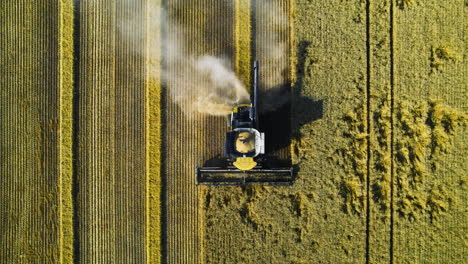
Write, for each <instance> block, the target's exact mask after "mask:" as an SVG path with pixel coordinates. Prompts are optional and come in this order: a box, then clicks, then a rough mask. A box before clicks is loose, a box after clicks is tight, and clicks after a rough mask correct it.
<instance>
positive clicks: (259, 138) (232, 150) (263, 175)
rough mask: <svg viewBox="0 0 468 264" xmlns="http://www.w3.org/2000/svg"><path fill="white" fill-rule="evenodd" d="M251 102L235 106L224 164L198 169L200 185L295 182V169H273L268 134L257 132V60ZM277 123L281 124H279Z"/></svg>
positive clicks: (230, 117) (230, 118) (228, 133)
mask: <svg viewBox="0 0 468 264" xmlns="http://www.w3.org/2000/svg"><path fill="white" fill-rule="evenodd" d="M253 68H254V78H253V88H254V92H253V98H252V100H251V101H252V103H251V104H239V105H236V106H234V108H233V110H232V113H231V114H230V115H228V117H227V123H228V127H229V128H230V129H231V131H229V132H227V133H226V141H225V147H224V159H225V160H224V161H223V163H224V164H226V165H225V166H223V167H203V168H198V167H197V168H196V177H197V184H201V185H245V184H249V183H262V184H292V182H293V180H294V174H293V168H274V161H275V159H274V158H271V157H270V158H269V157H267V156H266V155H265V134H264V133H262V132H259V131H258V113H257V103H258V70H259V69H258V62H257V61H255V62H254V65H253ZM278 125H281V124H280V123H279V124H278Z"/></svg>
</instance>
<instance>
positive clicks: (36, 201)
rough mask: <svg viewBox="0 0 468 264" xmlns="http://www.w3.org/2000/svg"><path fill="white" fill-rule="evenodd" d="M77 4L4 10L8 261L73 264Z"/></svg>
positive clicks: (1, 131) (1, 236)
mask: <svg viewBox="0 0 468 264" xmlns="http://www.w3.org/2000/svg"><path fill="white" fill-rule="evenodd" d="M72 20H73V18H72V5H71V1H56V2H48V1H39V2H34V3H32V2H30V1H16V2H15V3H12V2H7V1H3V2H2V3H1V4H0V35H1V37H0V45H1V46H2V49H1V51H0V75H1V79H0V87H1V88H0V95H1V102H2V103H1V105H2V106H1V107H0V119H1V123H0V135H1V136H0V149H1V150H0V151H1V159H0V160H1V161H0V162H1V163H0V175H1V177H0V230H1V231H0V232H1V233H0V262H2V263H70V262H71V261H72V246H73V242H72V238H73V232H72V201H71V185H72V182H71V180H72V179H71V175H72V174H71V173H72V159H71V133H72V127H71V117H72V116H71V105H72V58H73V57H72V56H73V45H72V34H73V32H72V27H71V26H72Z"/></svg>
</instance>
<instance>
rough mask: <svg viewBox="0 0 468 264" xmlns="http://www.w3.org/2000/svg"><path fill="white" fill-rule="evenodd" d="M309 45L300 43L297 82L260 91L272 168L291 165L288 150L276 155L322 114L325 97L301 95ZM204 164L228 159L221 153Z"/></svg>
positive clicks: (261, 118) (219, 164)
mask: <svg viewBox="0 0 468 264" xmlns="http://www.w3.org/2000/svg"><path fill="white" fill-rule="evenodd" d="M309 45H310V42H308V41H301V42H300V43H299V46H298V52H297V56H298V64H297V65H296V70H297V72H296V76H297V81H296V83H295V84H294V86H293V87H292V88H291V86H290V85H289V84H283V85H279V86H277V87H274V88H272V89H269V90H267V91H265V90H261V91H259V108H260V109H259V118H258V123H259V130H260V132H264V133H265V150H266V154H267V155H271V156H268V160H269V161H270V162H269V164H270V166H272V167H289V166H291V158H290V155H289V153H283V155H276V154H277V153H279V152H281V150H284V149H285V148H288V147H289V146H290V144H291V141H292V140H293V139H297V138H299V137H300V128H301V127H302V126H303V125H305V124H308V123H310V122H313V121H315V120H318V119H321V118H322V117H323V100H313V99H311V98H309V97H305V96H302V95H301V94H302V89H303V84H304V79H305V72H306V71H305V61H306V59H307V48H308V46H309ZM275 104H278V106H275ZM283 152H284V151H283ZM284 154H286V155H287V157H284ZM204 166H205V167H225V166H227V162H226V160H225V159H224V157H223V156H221V155H218V156H215V157H213V158H212V159H210V160H208V161H206V162H205V163H204Z"/></svg>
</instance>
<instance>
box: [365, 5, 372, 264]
mask: <svg viewBox="0 0 468 264" xmlns="http://www.w3.org/2000/svg"><path fill="white" fill-rule="evenodd" d="M370 22H371V21H370V0H367V1H366V133H367V140H366V143H367V144H366V145H367V146H366V150H367V154H366V167H367V169H366V249H365V252H366V263H367V264H369V257H370V256H369V251H370V249H369V247H370V212H371V210H370V200H371V199H370V177H371V175H370V164H371V156H370V155H371V142H370V135H371V115H370V111H371V102H370V100H371V96H370V95H371V43H370V41H371V40H370Z"/></svg>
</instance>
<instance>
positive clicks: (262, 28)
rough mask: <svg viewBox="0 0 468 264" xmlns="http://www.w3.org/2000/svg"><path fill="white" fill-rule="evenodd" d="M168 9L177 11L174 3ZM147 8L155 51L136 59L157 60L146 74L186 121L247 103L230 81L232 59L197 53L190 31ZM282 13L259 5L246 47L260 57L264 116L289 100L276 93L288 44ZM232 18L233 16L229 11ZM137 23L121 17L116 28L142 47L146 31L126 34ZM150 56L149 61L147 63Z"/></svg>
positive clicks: (241, 88)
mask: <svg viewBox="0 0 468 264" xmlns="http://www.w3.org/2000/svg"><path fill="white" fill-rule="evenodd" d="M129 5H131V3H129ZM172 5H176V6H177V4H176V3H174V4H172ZM147 8H148V9H149V10H148V12H147V14H148V16H149V19H148V20H147V21H148V28H149V29H152V28H153V29H159V30H160V32H161V34H160V37H161V39H160V41H159V42H160V43H159V45H160V47H158V48H160V49H161V51H160V52H155V51H152V49H153V48H152V47H149V48H148V53H145V54H142V55H143V56H149V57H150V58H149V60H153V61H159V60H160V59H161V58H162V65H163V66H162V67H153V68H152V69H151V68H150V69H149V72H150V75H152V76H153V77H154V78H156V79H159V78H160V79H161V80H162V83H163V84H164V86H165V88H166V89H167V95H168V96H169V98H171V100H172V101H173V102H175V103H176V104H177V105H179V106H180V108H181V109H182V110H183V111H184V112H185V113H186V114H187V115H188V116H189V118H190V117H191V116H193V113H205V114H209V115H218V116H221V115H227V114H229V113H230V112H231V111H232V107H233V106H234V105H236V104H243V103H250V95H249V90H250V87H246V86H245V84H243V83H242V82H241V81H240V78H239V77H238V76H236V73H235V71H234V69H233V65H234V63H233V62H232V60H231V58H230V57H233V56H232V55H231V56H228V55H226V56H213V54H208V53H201V52H200V50H202V49H203V47H198V46H199V45H203V44H202V43H199V40H197V39H194V36H195V37H196V35H197V34H198V32H193V26H190V25H186V24H182V23H180V21H179V20H178V18H177V17H173V15H168V12H167V11H166V10H165V9H164V8H161V7H159V6H157V5H154V4H149V5H148V6H147ZM252 11H253V10H252ZM285 11H286V10H285V9H284V8H283V7H280V6H278V5H277V4H274V3H273V2H272V1H263V2H260V3H259V4H257V9H256V11H255V12H256V15H255V19H256V20H260V19H261V23H257V26H258V28H257V29H256V30H255V31H256V32H255V31H254V32H252V33H253V34H256V36H255V37H254V39H255V41H254V42H255V43H252V45H255V50H256V51H257V52H256V53H257V55H258V56H260V57H261V58H260V75H261V78H260V90H261V91H262V93H261V96H262V98H261V102H260V107H261V108H262V109H263V110H266V111H271V110H274V109H275V108H277V107H280V106H281V105H283V104H284V103H286V102H287V100H289V96H285V94H284V93H283V92H282V90H284V89H279V88H281V87H284V86H285V85H287V84H286V82H287V80H288V78H287V77H286V78H285V77H284V75H285V74H287V72H288V67H289V63H288V62H289V53H288V48H289V43H288V38H287V37H285V36H286V35H285V34H288V33H287V32H288V30H289V28H288V16H287V14H286V12H285ZM232 12H235V9H234V8H233V10H232ZM138 19H141V18H138V17H123V18H122V21H121V22H120V26H119V28H120V29H121V30H120V31H121V33H122V34H124V35H125V36H126V37H127V38H129V39H130V40H129V41H133V42H134V43H135V46H138V43H143V42H144V39H145V37H144V34H150V32H151V30H149V31H146V33H145V32H144V31H143V30H141V29H135V27H132V28H131V29H130V28H127V27H128V26H127V25H132V24H135V23H133V22H132V21H133V20H138ZM204 19H207V20H210V19H209V18H204ZM214 22H215V23H221V22H220V21H214ZM206 23H210V21H207V22H206ZM229 23H231V22H229ZM232 26H233V27H234V25H232ZM159 30H157V31H155V32H159ZM233 34H234V33H233ZM215 37H216V36H215ZM233 45H234V43H233ZM141 50H142V49H141V48H139V51H138V52H140V53H141V52H142V51H141ZM161 55H162V56H161ZM153 56H154V57H155V58H151V57H153ZM270 91H271V92H270ZM278 91H280V92H278Z"/></svg>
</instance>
